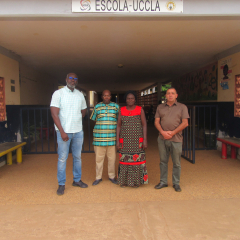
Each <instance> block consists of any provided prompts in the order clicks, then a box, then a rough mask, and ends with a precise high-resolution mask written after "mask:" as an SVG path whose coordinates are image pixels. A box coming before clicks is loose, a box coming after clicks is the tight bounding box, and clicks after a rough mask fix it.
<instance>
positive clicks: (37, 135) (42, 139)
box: [20, 107, 94, 154]
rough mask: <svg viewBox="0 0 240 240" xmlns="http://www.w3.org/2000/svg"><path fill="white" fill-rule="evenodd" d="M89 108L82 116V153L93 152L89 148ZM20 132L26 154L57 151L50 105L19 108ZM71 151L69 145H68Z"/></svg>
mask: <svg viewBox="0 0 240 240" xmlns="http://www.w3.org/2000/svg"><path fill="white" fill-rule="evenodd" d="M89 115H90V112H89V108H88V109H87V113H86V116H85V117H84V118H83V131H84V142H83V146H82V152H83V153H92V152H94V151H93V150H92V149H91V138H92V136H91V130H90V119H89ZM20 121H21V125H20V132H21V137H22V141H25V142H27V144H26V145H25V147H24V148H23V152H24V153H26V154H49V153H57V136H56V132H55V127H54V122H53V119H52V116H51V112H50V107H36V108H35V107H29V108H21V110H20ZM70 152H71V147H70Z"/></svg>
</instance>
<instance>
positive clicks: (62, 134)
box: [61, 132, 69, 142]
mask: <svg viewBox="0 0 240 240" xmlns="http://www.w3.org/2000/svg"><path fill="white" fill-rule="evenodd" d="M61 137H62V140H63V141H64V142H67V141H68V140H69V137H68V135H67V134H66V133H65V132H61Z"/></svg>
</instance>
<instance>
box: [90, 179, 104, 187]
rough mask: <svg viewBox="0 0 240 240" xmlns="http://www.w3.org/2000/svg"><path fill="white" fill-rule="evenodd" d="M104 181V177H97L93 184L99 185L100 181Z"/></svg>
mask: <svg viewBox="0 0 240 240" xmlns="http://www.w3.org/2000/svg"><path fill="white" fill-rule="evenodd" d="M101 181H102V179H96V180H95V181H94V182H93V184H92V185H93V186H95V185H98V184H99V183H100V182H101Z"/></svg>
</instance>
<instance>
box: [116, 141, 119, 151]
mask: <svg viewBox="0 0 240 240" xmlns="http://www.w3.org/2000/svg"><path fill="white" fill-rule="evenodd" d="M116 147H117V149H118V150H119V149H120V146H119V141H117V142H116Z"/></svg>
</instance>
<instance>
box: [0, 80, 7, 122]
mask: <svg viewBox="0 0 240 240" xmlns="http://www.w3.org/2000/svg"><path fill="white" fill-rule="evenodd" d="M5 120H6V104H5V85H4V79H3V78H1V77H0V122H3V121H5Z"/></svg>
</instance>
